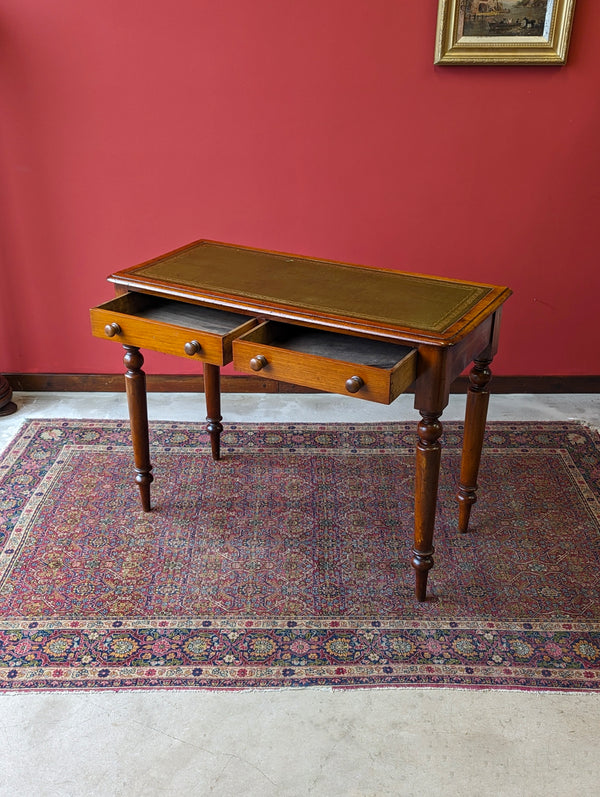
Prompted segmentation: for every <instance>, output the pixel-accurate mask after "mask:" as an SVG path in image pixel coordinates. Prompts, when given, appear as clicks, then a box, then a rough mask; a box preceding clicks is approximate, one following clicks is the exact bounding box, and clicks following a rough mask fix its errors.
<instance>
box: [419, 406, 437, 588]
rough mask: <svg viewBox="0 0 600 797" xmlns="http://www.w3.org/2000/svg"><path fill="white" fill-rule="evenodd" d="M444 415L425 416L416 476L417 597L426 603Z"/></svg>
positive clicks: (431, 561)
mask: <svg viewBox="0 0 600 797" xmlns="http://www.w3.org/2000/svg"><path fill="white" fill-rule="evenodd" d="M440 415H441V412H440V413H425V412H421V416H422V420H421V421H420V422H419V425H418V427H417V431H418V434H419V440H418V442H417V463H416V472H415V546H414V548H413V559H412V562H411V564H412V566H413V567H414V568H415V571H416V572H415V595H416V598H417V600H418V601H424V600H425V599H426V593H427V574H428V573H429V571H430V570H431V568H432V567H433V553H434V550H435V549H434V547H433V529H434V525H435V507H436V504H437V491H438V481H439V475H440V459H441V452H442V447H441V445H440V443H439V438H440V436H441V434H442V424H441V423H440V421H439V418H440Z"/></svg>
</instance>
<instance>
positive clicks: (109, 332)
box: [104, 321, 121, 338]
mask: <svg viewBox="0 0 600 797" xmlns="http://www.w3.org/2000/svg"><path fill="white" fill-rule="evenodd" d="M104 334H105V335H106V337H107V338H114V336H115V335H120V334H121V327H120V326H119V325H118V324H117V322H116V321H113V322H112V324H107V325H106V326H105V327H104Z"/></svg>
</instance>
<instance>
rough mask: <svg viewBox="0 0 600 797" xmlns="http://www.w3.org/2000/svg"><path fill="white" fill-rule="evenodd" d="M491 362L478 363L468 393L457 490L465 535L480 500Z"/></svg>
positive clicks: (475, 365)
mask: <svg viewBox="0 0 600 797" xmlns="http://www.w3.org/2000/svg"><path fill="white" fill-rule="evenodd" d="M490 362H491V360H486V359H479V360H475V364H474V366H473V368H472V369H471V373H470V381H471V386H470V387H469V392H468V393H467V409H466V414H465V433H464V437H463V450H462V460H461V468H460V486H459V489H458V496H457V497H458V508H459V514H458V530H459V531H460V532H462V533H464V532H466V531H467V530H468V528H469V518H470V516H471V507H472V506H473V504H474V503H475V501H476V500H477V476H478V473H479V465H480V462H481V451H482V448H483V436H484V434H485V422H486V417H487V411H488V403H489V398H490V394H489V391H488V384H489V382H490V379H491V378H492V372H491V370H490V368H489V364H490Z"/></svg>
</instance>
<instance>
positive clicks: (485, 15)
mask: <svg viewBox="0 0 600 797" xmlns="http://www.w3.org/2000/svg"><path fill="white" fill-rule="evenodd" d="M574 9H575V0H439V8H438V20H437V34H436V42H435V59H434V63H436V64H444V65H445V64H555V65H556V64H564V63H565V62H566V60H567V52H568V49H569V38H570V36H571V25H572V21H573V11H574Z"/></svg>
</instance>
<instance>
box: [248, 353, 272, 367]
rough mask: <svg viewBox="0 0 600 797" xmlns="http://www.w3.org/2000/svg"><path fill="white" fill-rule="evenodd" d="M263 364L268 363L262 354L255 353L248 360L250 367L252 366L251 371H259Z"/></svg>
mask: <svg viewBox="0 0 600 797" xmlns="http://www.w3.org/2000/svg"><path fill="white" fill-rule="evenodd" d="M265 365H268V362H267V358H266V357H264V356H263V355H262V354H257V355H256V357H253V358H252V359H251V360H250V368H252V370H253V371H260V369H261V368H264V367H265Z"/></svg>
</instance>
